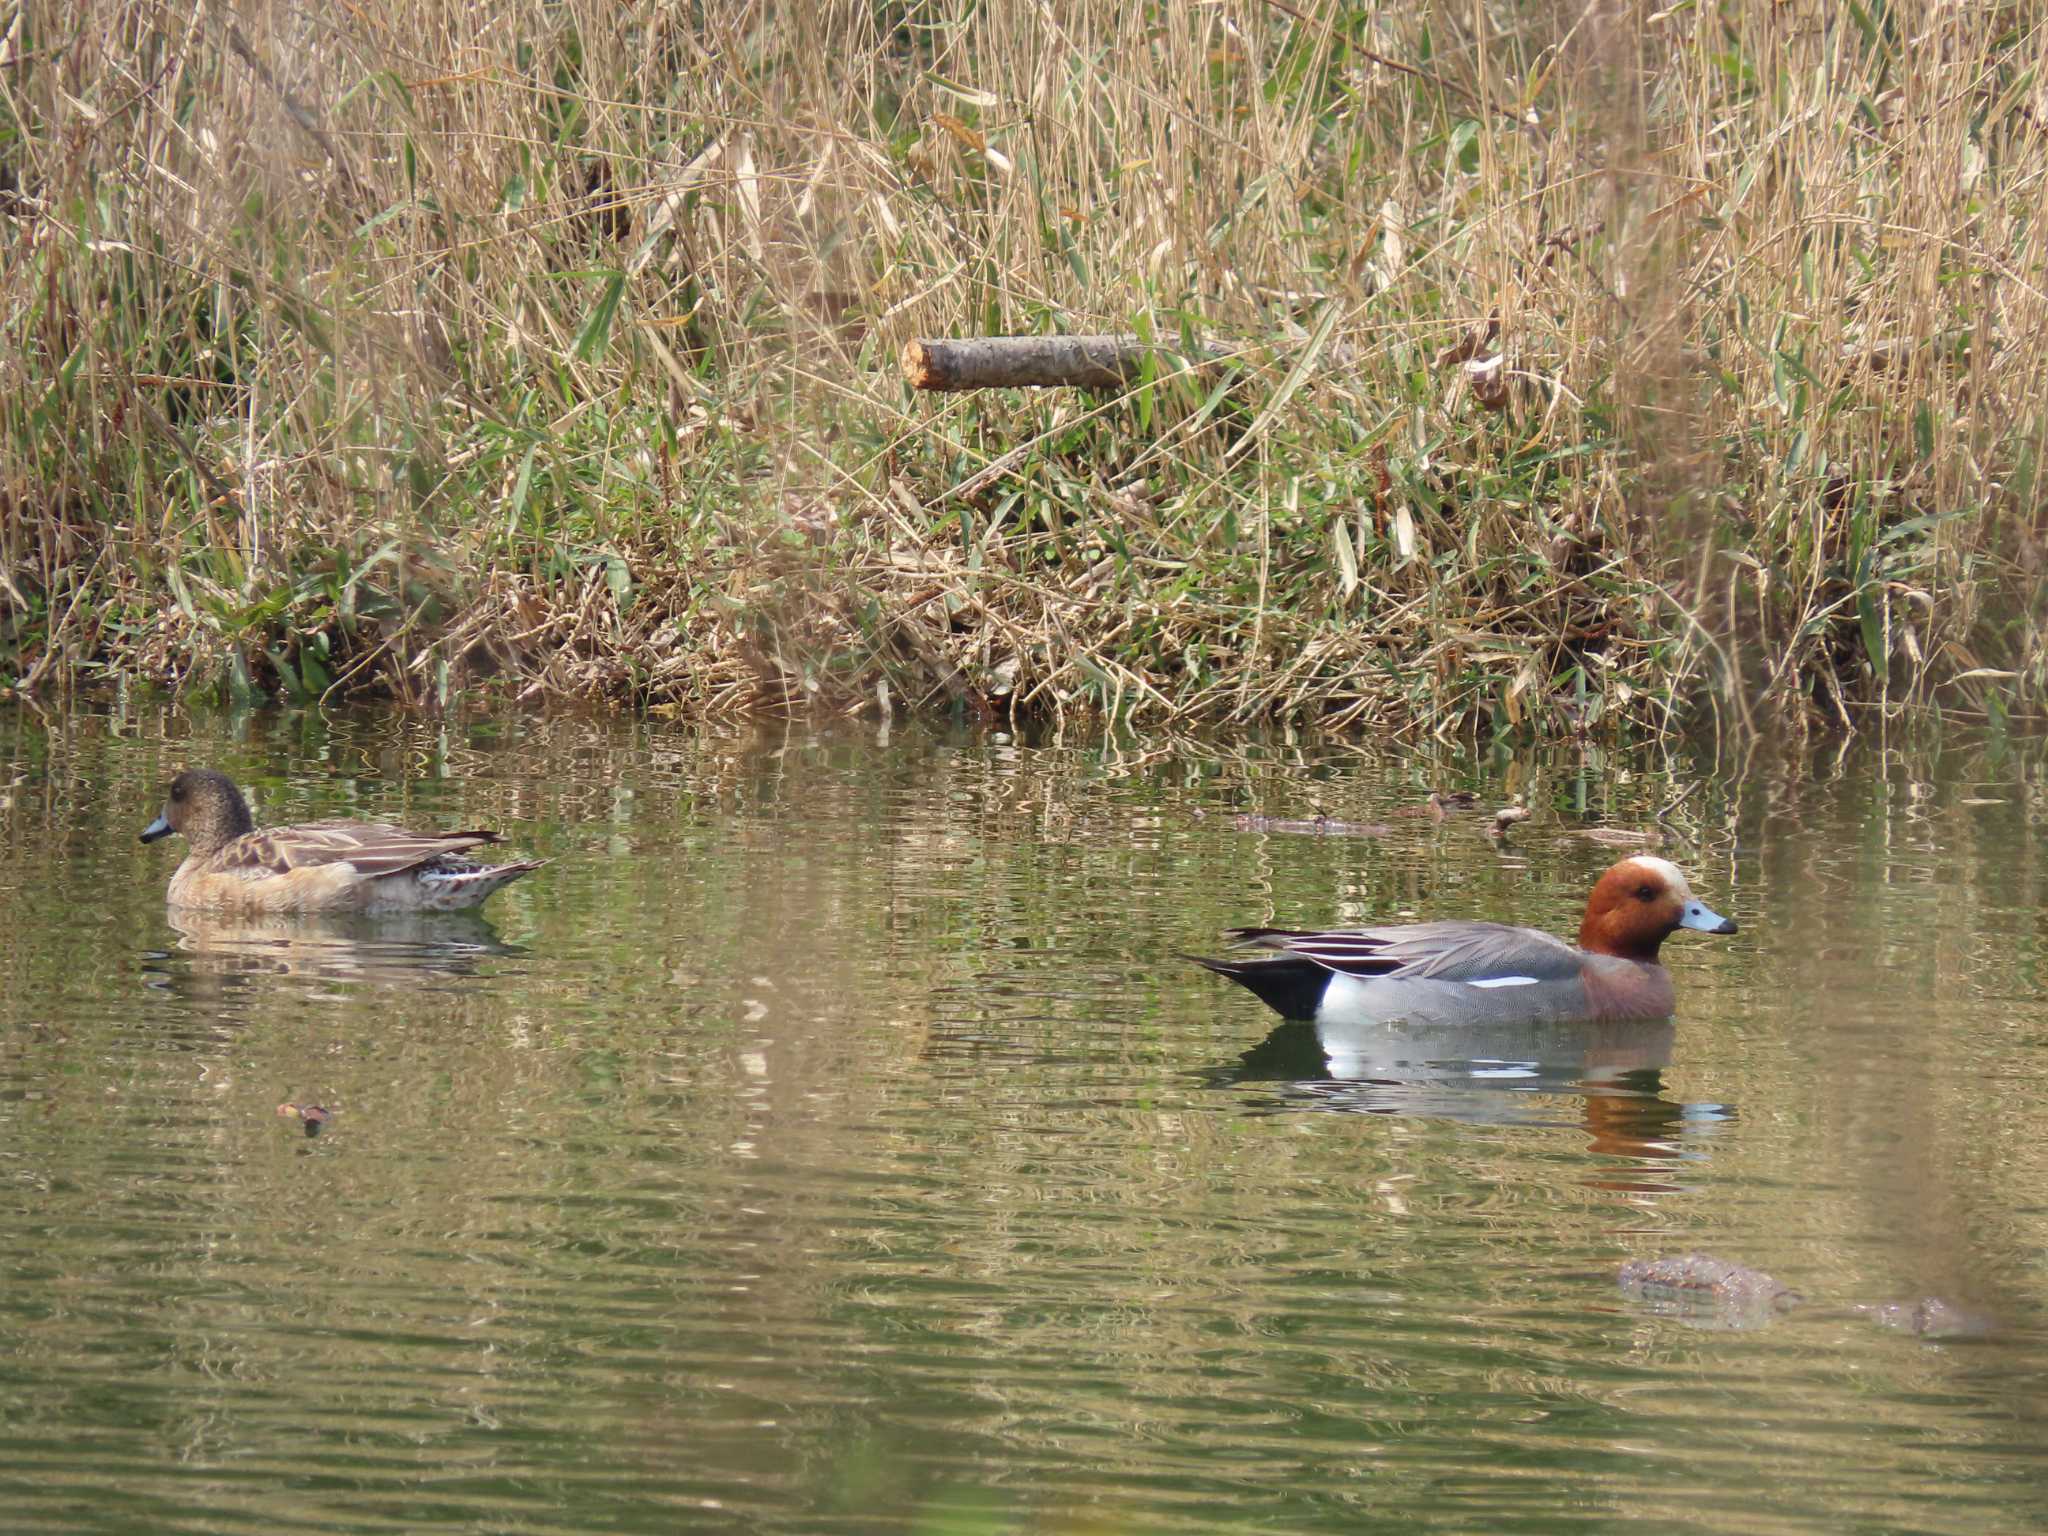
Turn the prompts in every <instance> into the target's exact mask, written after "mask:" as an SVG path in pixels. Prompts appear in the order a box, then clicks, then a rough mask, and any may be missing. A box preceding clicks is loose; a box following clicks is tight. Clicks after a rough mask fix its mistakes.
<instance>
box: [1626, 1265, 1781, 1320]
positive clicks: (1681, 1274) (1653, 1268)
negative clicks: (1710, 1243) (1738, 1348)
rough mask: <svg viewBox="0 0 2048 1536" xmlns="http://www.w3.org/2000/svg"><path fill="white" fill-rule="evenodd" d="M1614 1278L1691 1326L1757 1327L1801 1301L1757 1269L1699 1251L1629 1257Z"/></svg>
mask: <svg viewBox="0 0 2048 1536" xmlns="http://www.w3.org/2000/svg"><path fill="white" fill-rule="evenodd" d="M1619 1279H1620V1282H1621V1289H1622V1291H1623V1292H1624V1293H1625V1294H1627V1295H1629V1296H1633V1297H1635V1298H1636V1299H1637V1300H1638V1301H1641V1302H1643V1303H1644V1304H1645V1305H1647V1306H1649V1307H1650V1308H1652V1309H1653V1310H1655V1311H1658V1312H1663V1313H1666V1314H1668V1315H1670V1316H1672V1317H1675V1318H1677V1319H1679V1320H1680V1321H1681V1322H1685V1323H1689V1324H1691V1325H1692V1326H1693V1327H1696V1328H1708V1329H1730V1330H1733V1329H1744V1328H1762V1327H1764V1326H1765V1325H1767V1324H1768V1323H1770V1322H1771V1321H1772V1320H1774V1319H1775V1318H1776V1317H1777V1316H1778V1314H1779V1313H1781V1312H1784V1311H1788V1310H1789V1309H1791V1308H1793V1307H1796V1306H1798V1305H1799V1303H1800V1302H1801V1301H1802V1300H1803V1299H1804V1298H1803V1297H1801V1296H1800V1294H1799V1293H1798V1292H1797V1291H1795V1290H1793V1289H1792V1288H1791V1287H1790V1286H1788V1285H1786V1284H1785V1283H1784V1282H1783V1281H1781V1280H1778V1279H1777V1278H1776V1277H1774V1276H1771V1275H1767V1274H1765V1273H1764V1272H1763V1271H1762V1270H1760V1269H1749V1268H1746V1267H1745V1266H1743V1265H1741V1264H1732V1263H1730V1262H1729V1261H1728V1260H1726V1259H1717V1258H1714V1257H1713V1256H1712V1255H1710V1254H1704V1253H1688V1254H1683V1255H1681V1256H1679V1257H1677V1258H1668V1259H1631V1260H1630V1261H1629V1262H1628V1263H1626V1264H1624V1265H1622V1266H1621V1273H1620V1276H1619Z"/></svg>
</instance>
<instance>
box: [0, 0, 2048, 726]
mask: <svg viewBox="0 0 2048 1536" xmlns="http://www.w3.org/2000/svg"><path fill="white" fill-rule="evenodd" d="M1909 9H1910V10H1911V14H1908V11H1909ZM2043 58H2048V19H2044V13H2043V11H2042V10H2041V8H2039V7H2036V6H2029V5H1941V6H1930V7H1925V8H1890V9H1887V8H1883V7H1876V8H1870V9H1864V8H1862V7H1859V6H1856V5H1850V6H1847V7H1837V6H1833V5H1826V4H1820V3H1816V0H1792V3H1787V4H1762V3H1757V4H1740V3H1727V4H1720V5H1714V4H1702V5H1693V6H1674V7H1669V8H1652V7H1647V6H1609V5H1599V4H1594V5H1588V6H1583V7H1581V6H1576V5H1573V6H1564V5H1560V6H1555V7H1547V6H1543V5H1535V6H1530V5H1521V4H1508V3H1506V0H1479V3H1477V4H1472V5H1459V6H1449V7H1445V6H1435V5H1421V6H1416V7H1411V8H1404V9H1400V10H1393V9H1382V8H1376V7H1371V6H1351V7H1342V6H1331V5H1309V4H1298V3H1282V0H1265V3H1254V0H1225V3H1223V4H1220V5H1188V4H1181V3H1163V4H1155V5H1148V6H1140V7H1136V8H1133V7H1130V6H1123V5H1113V4H1106V3H1102V0H1052V3H1040V4H1035V5H1025V4H1021V3H1017V0H997V3H994V4H969V3H967V0H933V3H931V4H885V5H852V4H846V3H828V4H825V5H822V6H819V7H815V8H806V7H764V6H759V5H754V4H746V3H739V4H727V3H720V0H713V3H709V4H705V5H701V6H695V7H682V6H678V5H673V4H665V3H664V4H636V5H623V6H622V5H607V4H597V3H594V0H564V3H562V4H558V5H551V6H547V7H534V6H530V5H510V4H502V3H496V0H478V3H465V4H461V5H455V4H450V3H448V0H371V3H367V4H363V5H357V6H348V7H325V6H286V5H277V4H254V5H250V6H247V7H243V8H239V9H237V10H233V11H230V10H225V9H222V8H219V7H216V6H212V5H207V6H202V7H201V8H200V9H199V10H198V11H197V12H196V13H195V12H190V11H181V10H179V9H178V8H176V7H170V6H165V5H162V4H160V3H145V0H80V3H79V4H77V5H75V6H73V7H70V8H69V9H68V10H65V11H63V12H61V13H58V12H51V13H37V14H36V15H35V16H31V15H30V13H29V10H28V9H27V8H26V7H25V6H19V5H17V6H16V7H15V8H14V9H13V10H12V12H11V14H10V12H9V10H8V9H7V8H6V6H5V4H4V0H0V247H4V250H5V262H4V267H0V327H4V337H5V345H4V348H0V679H4V678H5V677H6V676H7V674H8V673H9V672H10V671H11V674H12V686H13V689H14V690H15V691H17V692H20V693H34V692H37V691H48V690H52V689H61V688H69V687H76V686H89V685H93V684H95V683H98V682H101V681H104V680H106V679H109V678H112V677H131V678H142V679H146V680H154V681H160V682H165V683H169V684H172V685H175V686H199V687H220V688H225V689H226V690H228V691H230V692H232V693H235V694H237V695H239V696H244V697H248V698H255V697H258V696H262V695H267V694H282V695H285V696H289V697H295V698H300V699H312V698H321V697H330V696H335V695H338V694H344V693H351V692H356V691H362V690H382V691H387V692H391V693H395V694H397V695H399V696H401V697H404V698H408V699H413V700H420V701H436V700H441V701H445V700H448V699H450V698H452V697H454V696H455V695H456V694H458V693H461V692H464V691H469V690H478V689H484V690H507V691H509V692H510V693H511V694H513V695H514V696H518V697H530V696H548V697H582V698H607V699H616V700H626V701H633V702H636V703H639V704H642V705H648V706H654V707H661V708H673V709H675V710H678V711H687V712H691V713H717V712H728V711H740V710H751V709H761V708H790V709H803V708H815V709H846V708H856V707H877V708H882V709H888V708H891V707H894V706H896V705H899V704H900V705H907V706H909V707H918V706H920V705H928V704H931V703H935V702H950V703H951V705H952V706H953V707H955V708H957V709H959V710H962V711H964V712H967V713H970V714H976V715H989V714H1001V713H1007V712H1010V711H1028V712H1034V713H1041V714H1048V715H1054V716H1060V717H1064V716H1067V715H1070V714H1079V715H1111V716H1116V717H1127V718H1133V719H1139V720H1147V721H1152V722H1160V721H1166V720H1192V719H1207V720H1231V719H1246V718H1253V717H1285V718H1290V719H1297V720H1304V721H1320V722H1324V723H1330V724H1335V725H1338V726H1343V727H1351V728H1364V727H1368V726H1369V727H1371V728H1374V729H1378V730H1390V731H1417V730H1428V731H1438V732H1451V731H1456V730H1470V729H1473V728H1480V729H1491V730H1501V731H1517V730H1519V731H1530V730H1547V731H1581V730H1592V729H1596V728H1601V727H1603V726H1623V727H1628V728H1634V729H1646V730H1652V731H1657V730H1663V729H1666V728H1669V727H1671V726H1673V725H1675V724H1679V723H1683V722H1688V721H1693V720H1698V719H1702V718H1709V719H1713V720H1716V721H1719V722H1721V723H1722V724H1724V725H1726V724H1734V723H1741V724H1744V725H1747V726H1749V727H1751V728H1754V727H1758V726H1760V725H1762V724H1764V723H1766V722H1775V721H1792V722H1797V723H1805V724H1813V723H1824V722H1835V723H1838V724H1840V725H1843V726H1847V727H1851V728H1855V727H1858V726H1861V725H1863V724H1864V723H1866V722H1868V721H1872V720H1876V719H1880V718H1885V717H1888V716H1892V715H1896V714H1898V713H1899V712H1900V711H1902V710H1904V709H1908V708H1918V709H1920V710H1923V711H1929V710H1935V709H1939V710H1941V711H1944V712H1948V713H1954V712H1957V711H1962V712H1965V713H1968V714H1972V715H1976V716H1989V717H1991V718H1992V719H1993V720H1995V721H2001V722H2002V721H2003V720H2005V719H2008V718H2013V717H2017V716H2026V715H2039V714H2040V713H2041V712H2042V699H2043V693H2044V688H2048V642H2044V640H2043V637H2042V633H2041V629H2040V625H2039V622H2038V619H2039V616H2040V614H2041V613H2042V611H2043V599H2044V596H2048V520H2044V512H2043V498H2042V493H2041V489H2040V481H2039V477H2040V462H2041V450H2042V443H2043V424H2044V414H2048V395H2044V393H2043V390H2042V388H2041V381H2042V380H2043V379H2044V378H2048V355H2044V349H2048V292H2044V286H2048V237H2044V233H2043V218H2042V212H2041V210H2042V208H2043V207H2044V206H2048V72H2044V71H2043V69H2042V67H2041V64H2040V61H2041V60H2042V59H2043ZM1001 331H1008V332H1031V333H1036V332H1061V333H1065V332H1091V331H1119V332H1128V331H1135V332H1137V333H1138V334H1140V335H1143V336H1146V337H1148V338H1150V339H1153V340H1156V341H1157V342H1158V343H1160V344H1161V346H1162V349H1163V350H1162V353H1161V359H1162V361H1161V365H1160V367H1159V369H1158V371H1157V373H1156V375H1155V376H1152V377H1148V378H1147V379H1145V380H1144V381H1142V382H1141V383H1140V385H1139V386H1138V387H1137V388H1135V389H1133V390H1131V391H1130V392H1129V393H1128V394H1126V395H1125V396H1123V397H1120V398H1093V397H1083V396H1077V395H1072V394H1040V395H1029V396H1026V395H1000V396H996V395H984V396H963V397H948V398H945V399H939V400H934V399H927V398H915V397H912V396H911V395H910V394H909V393H908V392H907V391H906V390H905V389H904V387H903V386H902V384H901V382H900V380H899V379H898V377H897V376H896V374H895V373H894V370H893V360H894V358H895V357H896V355H897V352H898V351H899V349H900V348H901V346H902V344H903V342H904V341H905V339H907V338H908V337H911V336H913V335H938V336H946V335H970V334H979V333H984V332H1001ZM1198 345H1199V346H1204V347H1208V348H1221V349H1222V350H1224V351H1225V352H1226V353H1228V354H1229V355H1231V356H1232V357H1234V358H1235V359H1236V361H1235V364H1234V366H1233V367H1232V368H1231V369H1230V370H1229V371H1228V372H1226V373H1224V374H1222V375H1216V374H1210V373H1205V374H1203V375H1200V376H1197V375H1194V374H1191V373H1185V372H1181V371H1179V370H1177V368H1176V366H1175V364H1174V362H1173V357H1174V355H1175V350H1176V349H1178V350H1181V351H1189V350H1192V349H1193V348H1195V347H1196V346H1198Z"/></svg>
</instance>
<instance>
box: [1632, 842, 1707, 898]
mask: <svg viewBox="0 0 2048 1536" xmlns="http://www.w3.org/2000/svg"><path fill="white" fill-rule="evenodd" d="M1622 863H1624V864H1626V865H1628V866H1629V867H1630V868H1631V869H1639V870H1641V871H1642V872H1643V873H1644V874H1647V875H1655V876H1656V877H1657V878H1658V879H1660V880H1662V881H1663V882H1664V884H1665V886H1666V887H1667V888H1668V889H1669V890H1670V892H1671V894H1672V895H1674V896H1676V897H1677V898H1678V899H1679V900H1680V901H1691V900H1692V885H1691V884H1690V882H1688V881H1687V880H1686V878H1685V871H1684V870H1682V869H1680V868H1679V867H1678V866H1677V865H1676V864H1674V863H1672V862H1671V861H1670V860H1669V859H1660V858H1658V857H1657V856H1656V855H1655V854H1654V853H1638V854H1635V855H1633V856H1632V857H1630V858H1626V859H1623V860H1622Z"/></svg>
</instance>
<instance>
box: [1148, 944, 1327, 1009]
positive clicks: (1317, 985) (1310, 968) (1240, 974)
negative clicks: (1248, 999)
mask: <svg viewBox="0 0 2048 1536" xmlns="http://www.w3.org/2000/svg"><path fill="white" fill-rule="evenodd" d="M1181 959H1183V960H1192V961H1194V962H1195V964H1197V965H1200V966H1206V967H1207V968H1208V969H1210V970H1212V971H1214V972H1215V973H1216V974H1217V975H1218V976H1228V977H1229V978H1230V979H1231V980H1232V981H1234V982H1236V983H1237V984H1238V985H1239V986H1241V987H1243V988H1245V989H1246V990H1248V991H1250V992H1252V993H1253V994H1255V995H1256V996H1257V997H1258V999H1259V1001H1260V1002H1262V1003H1264V1004H1265V1005H1266V1006H1267V1007H1268V1008H1271V1009H1272V1010H1273V1011H1274V1012H1275V1013H1277V1014H1279V1015H1280V1017H1281V1018H1283V1019H1313V1018H1314V1017H1315V1016H1316V1008H1317V1006H1318V1005H1319V1004H1320V1003H1321V1002H1322V1000H1323V989H1324V988H1325V987H1327V986H1329V984H1330V973H1329V972H1328V971H1326V970H1324V969H1323V968H1322V967H1321V966H1320V965H1316V964H1314V963H1313V962H1312V961H1308V960H1300V959H1296V958H1295V957H1294V956H1292V955H1274V956H1271V957H1269V958H1262V959H1258V960H1210V959H1206V958H1204V957H1203V956H1201V955H1182V956H1181Z"/></svg>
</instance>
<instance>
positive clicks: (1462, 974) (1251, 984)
mask: <svg viewBox="0 0 2048 1536" xmlns="http://www.w3.org/2000/svg"><path fill="white" fill-rule="evenodd" d="M1680 928H1693V929H1697V930H1699V931H1700V932H1702V933H1733V932H1735V924H1734V923H1732V922H1730V921H1729V920H1728V919H1727V918H1725V917H1722V916H1720V915H1719V914H1718V913H1716V912H1713V911H1710V910H1709V909H1708V908H1707V907H1706V906H1705V905H1704V904H1703V903H1702V902H1700V901H1699V900H1698V899H1697V898H1696V897H1694V895H1693V893H1692V887H1691V886H1690V885H1688V884H1687V883H1686V878H1685V875H1684V873H1683V872H1682V871H1681V870H1680V869H1679V868H1678V866H1677V865H1675V864H1673V863H1671V862H1670V860H1668V859H1659V858H1653V857H1651V856H1650V855H1648V854H1638V855H1636V856H1635V857H1634V858H1628V859H1623V860H1622V861H1621V862H1620V863H1619V864H1616V865H1615V866H1614V867H1613V868H1611V869H1609V870H1608V871H1607V873H1606V874H1604V875H1602V876H1601V877H1600V880H1599V883H1598V884H1597V885H1595V886H1594V887H1593V894H1592V895H1591V896H1589V897H1588V898H1587V899H1586V915H1585V919H1584V921H1583V922H1581V923H1580V925H1579V942H1578V945H1577V946H1576V947H1574V946H1572V945H1570V944H1567V943H1565V942H1564V941H1563V940H1562V939H1556V938H1552V937H1551V936H1550V935H1549V934H1547V933H1543V932H1541V931H1540V930H1538V929H1535V928H1510V927H1508V926H1506V925H1504V924H1501V923H1480V922H1440V923H1411V924H1407V925H1404V926H1401V927H1389V928H1340V929H1326V930H1323V931H1321V932H1302V931H1297V930H1290V929H1281V928H1235V929H1232V930H1231V931H1230V937H1231V938H1232V939H1234V940H1236V941H1237V942H1238V943H1239V944H1242V945H1247V946H1253V947H1257V948H1261V949H1272V950H1278V951H1279V953H1278V954H1277V955H1270V956H1261V957H1259V958H1257V959H1247V960H1203V959H1201V958H1200V957H1198V956H1190V957H1189V958H1191V959H1194V960H1195V961H1196V963H1197V964H1199V965H1206V966H1207V967H1208V968H1209V969H1210V970H1212V971H1215V972H1216V973H1218V974H1219V975H1223V976H1228V977H1229V978H1230V979H1231V980H1232V981H1235V982H1237V983H1239V984H1240V985H1242V986H1245V987H1248V988H1250V989H1251V990H1252V991H1253V992H1255V993H1257V994H1258V996H1259V997H1260V998H1261V999H1263V1000H1264V1001H1265V1002H1266V1003H1267V1004H1268V1005H1270V1006H1271V1007H1272V1008H1274V1009H1275V1010H1277V1011H1278V1012H1279V1013H1281V1014H1282V1015H1284V1016H1285V1017H1287V1018H1290V1019H1311V1020H1314V1021H1315V1022H1316V1023H1319V1024H1352V1023H1365V1022H1391V1021H1394V1020H1409V1021H1412V1022H1415V1023H1418V1024H1498V1023H1502V1022H1506V1021H1510V1020H1525V1019H1526V1020H1540V1021H1555V1022H1564V1021H1568V1020H1584V1021H1588V1022H1595V1023H1604V1022H1622V1021H1627V1020H1646V1019H1661V1018H1664V1017H1666V1016H1667V1015H1669V1014H1670V1013H1671V1011H1672V1009H1673V1007H1674V1006H1675V1004H1676V1001H1677V999H1676V996H1675V994H1674V993H1673V991H1672V987H1671V973H1670V972H1669V971H1667V970H1665V969H1664V967H1663V966H1662V965H1659V964H1658V963H1657V951H1658V949H1659V947H1660V946H1661V945H1662V944H1663V942H1664V940H1665V939H1666V938H1667V937H1669V936H1670V935H1671V934H1672V933H1673V932H1675V931H1676V930H1677V929H1680Z"/></svg>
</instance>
